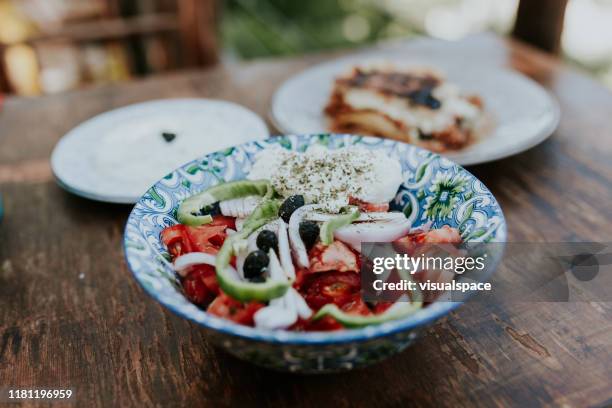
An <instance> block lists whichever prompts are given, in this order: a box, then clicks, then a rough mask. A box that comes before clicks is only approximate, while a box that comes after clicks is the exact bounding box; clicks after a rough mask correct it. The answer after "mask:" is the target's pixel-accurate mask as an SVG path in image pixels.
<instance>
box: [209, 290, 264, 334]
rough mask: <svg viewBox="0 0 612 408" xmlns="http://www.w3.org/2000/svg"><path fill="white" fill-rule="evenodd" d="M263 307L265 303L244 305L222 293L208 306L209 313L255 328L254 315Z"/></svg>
mask: <svg viewBox="0 0 612 408" xmlns="http://www.w3.org/2000/svg"><path fill="white" fill-rule="evenodd" d="M262 307H264V304H263V303H259V302H249V303H242V302H239V301H237V300H235V299H232V298H231V297H229V296H228V295H226V294H225V293H221V294H220V295H219V296H217V298H216V299H215V300H213V302H212V303H211V304H210V306H208V309H207V312H208V313H210V314H212V315H215V316H218V317H222V318H224V319H228V320H231V321H233V322H236V323H239V324H244V325H247V326H253V324H254V322H253V315H255V313H256V312H257V311H258V310H259V309H261V308H262Z"/></svg>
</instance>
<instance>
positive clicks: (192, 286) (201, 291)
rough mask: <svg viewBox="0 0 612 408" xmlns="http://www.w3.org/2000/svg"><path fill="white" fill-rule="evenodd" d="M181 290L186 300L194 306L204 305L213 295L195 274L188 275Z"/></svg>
mask: <svg viewBox="0 0 612 408" xmlns="http://www.w3.org/2000/svg"><path fill="white" fill-rule="evenodd" d="M183 290H184V291H185V295H186V296H187V299H189V300H190V301H191V302H193V303H195V304H196V305H204V304H206V303H208V302H210V301H211V300H212V299H213V297H214V294H213V293H212V292H211V291H210V290H209V289H208V287H207V286H206V284H205V283H204V282H203V281H202V279H200V277H199V276H198V275H197V274H190V275H188V276H187V277H186V278H185V279H184V280H183Z"/></svg>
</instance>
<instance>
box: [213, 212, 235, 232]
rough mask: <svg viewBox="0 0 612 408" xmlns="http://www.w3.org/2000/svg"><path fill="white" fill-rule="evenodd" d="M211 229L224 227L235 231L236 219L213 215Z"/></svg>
mask: <svg viewBox="0 0 612 408" xmlns="http://www.w3.org/2000/svg"><path fill="white" fill-rule="evenodd" d="M207 225H210V226H213V227H216V226H219V225H225V226H226V227H227V228H231V229H234V230H235V229H236V219H235V218H234V217H226V216H225V215H215V216H214V217H213V220H212V222H211V223H210V224H207Z"/></svg>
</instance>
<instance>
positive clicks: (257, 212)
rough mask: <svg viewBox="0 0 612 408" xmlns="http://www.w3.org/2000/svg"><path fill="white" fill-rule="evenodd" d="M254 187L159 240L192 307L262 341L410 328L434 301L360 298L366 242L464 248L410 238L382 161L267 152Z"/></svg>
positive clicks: (392, 169) (445, 235)
mask: <svg viewBox="0 0 612 408" xmlns="http://www.w3.org/2000/svg"><path fill="white" fill-rule="evenodd" d="M381 163H385V165H381ZM389 173H393V174H389ZM248 178H253V179H252V180H251V179H247V180H241V181H233V182H228V183H223V184H219V185H215V186H213V187H211V188H209V189H207V190H205V191H203V192H201V193H199V194H196V195H194V196H192V197H189V198H187V199H185V200H184V201H183V202H182V203H181V204H180V205H179V208H178V209H177V218H178V221H179V224H177V225H173V226H170V227H168V228H166V229H164V230H163V231H162V232H161V239H162V241H163V243H164V244H165V245H166V247H167V250H168V253H169V256H170V258H171V259H172V261H173V264H172V265H173V267H174V269H175V271H176V273H177V276H178V277H179V279H180V281H181V284H182V286H183V289H184V292H185V295H186V296H187V298H188V299H189V300H190V301H192V302H193V303H195V304H197V305H198V306H200V307H202V308H205V309H206V311H207V312H208V313H210V314H213V315H215V316H219V317H221V318H224V319H228V320H231V321H233V322H235V323H238V324H243V325H249V326H255V327H257V328H260V329H264V330H303V331H310V330H339V329H343V328H348V329H350V328H358V327H364V326H368V325H375V324H381V323H384V322H387V321H390V320H394V319H400V318H404V317H407V316H409V315H411V314H413V313H417V312H418V311H419V310H420V309H421V308H422V307H424V306H426V304H427V302H430V301H433V300H435V298H433V300H432V299H430V298H428V297H427V296H424V295H423V294H421V293H420V292H419V291H411V292H410V294H409V298H408V297H407V296H408V293H403V294H401V295H398V296H399V300H397V301H395V302H378V303H366V302H364V300H363V298H362V287H361V268H362V265H364V262H366V261H367V260H366V259H365V258H364V257H363V256H362V254H361V253H360V251H361V243H362V242H392V243H393V247H394V248H395V249H396V250H397V251H403V252H406V253H409V252H410V251H411V250H412V249H413V248H415V245H418V244H420V243H459V242H461V237H460V234H459V232H458V231H457V230H456V229H454V228H450V227H448V226H444V227H442V228H439V229H430V228H429V226H425V227H423V226H421V227H420V228H419V229H413V228H412V221H411V220H409V219H407V218H406V217H405V215H404V214H403V213H402V212H390V211H389V206H390V205H389V203H390V202H391V201H392V200H393V199H394V198H395V195H396V193H397V190H398V188H399V184H400V183H401V180H402V174H401V166H400V165H399V163H398V162H397V161H395V160H394V159H392V158H389V157H387V156H386V155H385V154H384V153H383V152H382V151H376V150H365V149H363V148H358V147H355V146H351V147H347V148H344V149H339V150H327V149H325V148H322V147H320V148H317V149H315V150H313V151H306V152H304V153H297V152H291V151H286V150H278V149H267V150H264V151H262V152H261V155H259V156H257V157H256V162H255V163H254V165H253V167H252V170H251V172H250V173H249V175H248ZM426 276H427V277H431V276H433V275H431V274H429V275H428V274H420V273H417V274H416V275H414V276H412V277H410V276H408V277H406V278H404V277H402V279H417V280H419V279H424V277H426ZM402 299H404V300H402Z"/></svg>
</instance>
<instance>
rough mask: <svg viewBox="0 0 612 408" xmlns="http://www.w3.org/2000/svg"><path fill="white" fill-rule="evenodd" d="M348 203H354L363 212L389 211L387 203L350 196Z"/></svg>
mask: <svg viewBox="0 0 612 408" xmlns="http://www.w3.org/2000/svg"><path fill="white" fill-rule="evenodd" d="M349 204H350V205H356V206H357V207H358V208H359V209H360V210H361V211H363V212H387V211H389V203H366V202H365V201H362V200H359V199H358V198H354V197H351V198H350V199H349Z"/></svg>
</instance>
